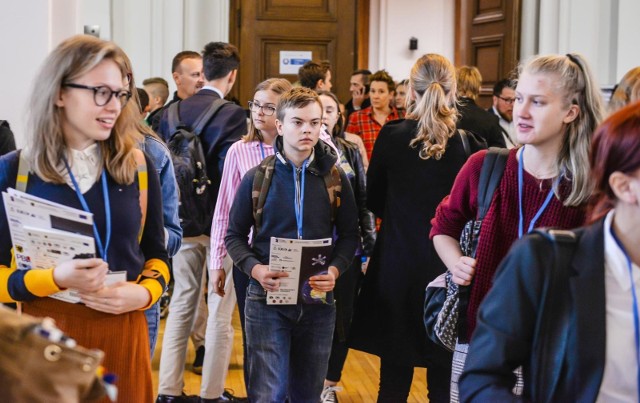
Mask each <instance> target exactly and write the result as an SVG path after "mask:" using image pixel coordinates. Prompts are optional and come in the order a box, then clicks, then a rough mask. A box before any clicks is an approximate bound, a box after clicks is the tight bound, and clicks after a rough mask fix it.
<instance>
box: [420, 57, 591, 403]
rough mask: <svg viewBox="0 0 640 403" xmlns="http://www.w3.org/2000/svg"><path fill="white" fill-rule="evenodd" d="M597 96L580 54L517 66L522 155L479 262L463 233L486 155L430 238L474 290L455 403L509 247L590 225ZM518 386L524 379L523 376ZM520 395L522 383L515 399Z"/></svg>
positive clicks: (489, 219)
mask: <svg viewBox="0 0 640 403" xmlns="http://www.w3.org/2000/svg"><path fill="white" fill-rule="evenodd" d="M602 113H603V106H602V100H601V96H600V91H599V89H598V86H597V85H596V83H595V81H594V79H593V76H592V74H591V71H590V69H589V67H588V65H587V63H586V61H585V60H584V58H583V57H582V56H580V55H577V54H568V55H548V56H537V57H535V58H533V59H531V60H530V61H528V62H527V63H525V64H523V65H522V66H520V74H519V78H518V84H517V87H516V101H515V104H514V107H513V121H514V122H515V126H516V138H517V142H518V144H522V146H521V147H519V148H517V149H516V148H514V149H512V150H510V152H509V155H508V157H507V161H506V166H505V169H504V174H503V176H502V179H501V181H500V183H499V184H498V186H497V188H496V190H495V193H494V195H493V198H492V201H491V204H490V206H489V209H488V210H487V213H486V215H485V216H484V219H483V221H482V228H481V229H480V237H479V239H478V245H477V249H476V255H475V259H474V258H471V257H468V256H463V254H462V252H461V250H460V243H459V241H458V240H459V239H460V233H461V232H462V229H463V227H464V225H465V223H466V222H467V221H469V220H472V219H475V218H476V214H477V210H478V203H477V199H478V183H479V177H480V171H481V167H482V164H483V161H484V157H485V155H486V154H485V153H484V152H480V153H477V154H476V155H474V156H472V157H471V158H470V159H469V161H468V162H467V164H466V165H465V166H464V167H463V168H462V170H461V171H460V174H459V175H458V177H457V178H456V181H455V184H454V185H453V189H452V190H451V195H450V196H448V197H447V198H446V199H444V200H443V201H442V203H441V204H440V206H438V210H437V212H436V216H435V218H434V219H433V221H432V224H433V228H432V229H431V234H430V236H431V237H432V238H433V243H434V245H435V247H436V250H437V251H438V255H440V257H441V258H442V261H443V262H444V263H445V264H446V265H447V268H448V269H449V271H450V272H451V274H452V280H453V282H455V283H456V284H459V285H462V286H470V287H469V288H470V290H469V302H468V307H467V312H466V322H465V324H466V329H467V331H466V332H465V334H458V343H457V345H456V348H455V352H454V361H453V368H454V373H453V374H452V376H451V381H452V385H451V401H452V402H456V401H458V388H457V380H458V377H459V376H460V373H461V372H462V371H463V369H464V366H465V360H466V356H467V350H468V346H469V344H468V341H469V339H470V338H471V336H472V335H473V332H474V330H475V328H476V319H477V314H478V307H479V306H480V303H481V302H482V301H483V300H484V299H485V296H487V293H488V292H489V290H490V289H491V287H492V285H493V279H494V274H495V273H496V268H497V267H498V264H499V263H500V261H501V260H502V258H504V256H505V255H506V254H507V252H508V251H509V248H510V247H511V245H512V244H513V243H514V242H515V241H516V240H517V239H518V238H521V237H522V236H523V235H525V234H526V233H528V232H531V231H532V230H533V229H534V228H537V227H556V228H562V229H569V228H575V227H578V226H580V225H582V224H584V221H585V205H586V202H587V201H588V199H589V197H590V196H591V194H592V189H593V186H592V184H591V180H590V173H589V147H590V145H591V137H592V135H593V131H594V130H595V128H596V126H597V125H598V123H599V122H600V120H601V119H602ZM518 376H519V379H520V380H521V379H522V377H521V376H520V375H519V374H518ZM521 392H522V383H521V382H518V391H517V393H521Z"/></svg>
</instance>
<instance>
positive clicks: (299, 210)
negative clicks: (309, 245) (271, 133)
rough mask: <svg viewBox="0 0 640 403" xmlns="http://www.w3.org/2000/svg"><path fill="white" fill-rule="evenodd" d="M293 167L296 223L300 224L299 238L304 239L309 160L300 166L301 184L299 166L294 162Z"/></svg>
mask: <svg viewBox="0 0 640 403" xmlns="http://www.w3.org/2000/svg"><path fill="white" fill-rule="evenodd" d="M291 166H292V167H293V183H294V185H295V189H296V194H295V199H294V203H293V204H294V207H295V212H296V224H297V225H298V239H302V224H303V219H304V217H303V214H304V176H305V171H306V170H307V166H309V160H308V159H306V160H304V162H303V163H302V167H300V185H298V168H296V166H295V165H294V164H291Z"/></svg>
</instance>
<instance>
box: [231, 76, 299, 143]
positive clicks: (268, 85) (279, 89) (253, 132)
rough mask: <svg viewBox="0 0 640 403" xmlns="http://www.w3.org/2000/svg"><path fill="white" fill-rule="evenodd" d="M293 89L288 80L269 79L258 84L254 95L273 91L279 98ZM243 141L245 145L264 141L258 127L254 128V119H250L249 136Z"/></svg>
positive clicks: (244, 137)
mask: <svg viewBox="0 0 640 403" xmlns="http://www.w3.org/2000/svg"><path fill="white" fill-rule="evenodd" d="M292 87H293V86H292V85H291V82H289V80H287V79H284V78H269V79H267V80H264V81H263V82H261V83H260V84H258V85H257V86H256V89H255V91H253V93H254V94H255V93H256V92H258V91H271V92H273V93H274V94H277V95H278V98H279V97H280V95H282V94H284V93H285V92H287V91H289V90H290V89H291V88H292ZM242 141H244V142H245V143H248V142H250V141H264V138H263V137H262V134H260V130H258V129H256V127H255V126H254V124H253V119H249V130H248V132H247V134H245V135H244V136H242Z"/></svg>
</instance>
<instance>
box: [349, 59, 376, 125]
mask: <svg viewBox="0 0 640 403" xmlns="http://www.w3.org/2000/svg"><path fill="white" fill-rule="evenodd" d="M370 75H371V71H369V70H367V69H359V70H356V71H354V72H353V73H351V79H350V80H349V91H350V92H351V99H350V100H349V102H347V103H346V105H345V106H344V107H345V109H346V114H347V116H345V118H346V121H347V122H348V121H349V115H351V114H352V113H353V112H355V111H359V110H361V109H365V108H368V107H370V106H371V101H370V100H369V76H370Z"/></svg>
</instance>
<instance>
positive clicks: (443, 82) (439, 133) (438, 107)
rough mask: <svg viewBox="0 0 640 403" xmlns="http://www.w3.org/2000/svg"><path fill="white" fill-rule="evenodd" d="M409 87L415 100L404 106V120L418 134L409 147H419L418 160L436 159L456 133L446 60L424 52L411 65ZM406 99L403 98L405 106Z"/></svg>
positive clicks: (453, 96)
mask: <svg viewBox="0 0 640 403" xmlns="http://www.w3.org/2000/svg"><path fill="white" fill-rule="evenodd" d="M409 88H410V90H411V91H412V92H413V93H414V94H415V96H416V99H415V102H413V103H410V104H409V105H407V108H408V110H407V119H413V120H417V121H418V131H417V133H416V136H415V137H414V138H413V140H411V143H410V145H411V146H412V147H418V146H419V147H420V158H422V159H425V160H426V159H429V158H435V159H437V160H438V159H440V158H442V155H443V154H444V152H445V149H446V148H447V142H448V141H449V138H450V137H451V136H453V134H454V133H455V131H456V121H457V119H458V111H457V110H456V106H455V104H456V72H455V69H454V67H453V65H452V64H451V62H450V61H449V60H448V59H447V58H446V57H444V56H441V55H438V54H435V53H428V54H426V55H424V56H422V57H421V58H420V59H418V61H416V63H415V64H414V65H413V68H412V69H411V75H410V76H409ZM409 100H410V97H407V103H409Z"/></svg>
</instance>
